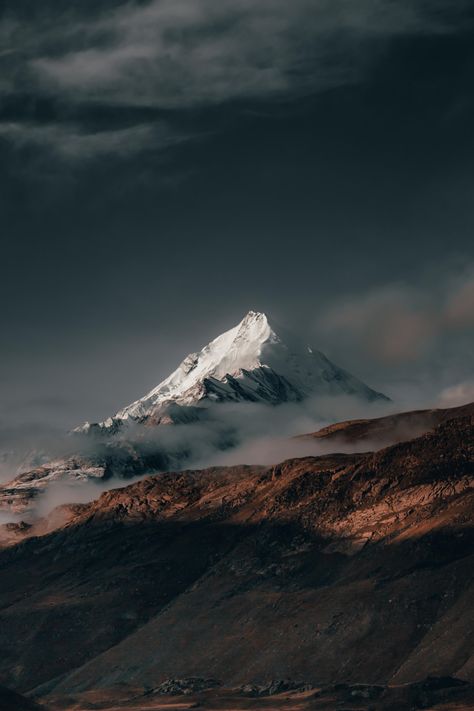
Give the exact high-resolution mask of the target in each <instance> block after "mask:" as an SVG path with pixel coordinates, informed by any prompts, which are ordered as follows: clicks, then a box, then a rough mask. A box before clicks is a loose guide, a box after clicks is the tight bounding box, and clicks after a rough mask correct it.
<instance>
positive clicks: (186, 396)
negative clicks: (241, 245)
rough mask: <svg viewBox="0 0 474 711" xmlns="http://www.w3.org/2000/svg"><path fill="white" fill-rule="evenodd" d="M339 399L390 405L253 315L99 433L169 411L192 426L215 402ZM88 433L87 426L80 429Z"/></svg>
mask: <svg viewBox="0 0 474 711" xmlns="http://www.w3.org/2000/svg"><path fill="white" fill-rule="evenodd" d="M337 394H351V395H357V396H359V397H362V398H363V399H365V400H376V399H387V398H385V396H384V395H382V394H380V393H377V392H376V391H374V390H372V389H371V388H369V387H368V386H367V385H365V384H364V383H362V382H361V381H360V380H358V379H357V378H355V377H354V376H352V375H351V374H350V373H348V372H346V371H345V370H342V369H341V368H339V367H338V366H336V365H334V364H333V363H332V362H331V361H330V360H328V358H326V356H325V355H323V353H321V352H320V351H318V350H315V349H313V348H312V347H311V346H310V345H308V344H306V343H304V342H301V341H299V340H298V339H297V338H296V337H294V336H293V335H291V334H289V333H287V332H286V330H285V331H284V330H282V329H281V328H280V327H277V326H275V324H274V323H273V322H272V321H270V319H269V318H268V317H267V316H266V314H264V313H260V312H258V311H249V312H248V313H247V314H246V315H245V316H244V318H243V319H242V321H240V323H238V324H237V325H236V326H234V327H233V328H231V329H229V330H228V331H226V332H225V333H222V334H221V335H220V336H217V338H215V339H214V340H213V341H211V342H210V343H209V344H208V345H207V346H205V347H204V348H203V349H202V350H200V351H199V352H197V353H190V354H189V355H188V356H186V358H185V359H184V360H183V361H182V363H181V364H180V365H179V366H178V368H177V369H176V370H175V371H174V372H173V373H171V375H170V376H169V377H168V378H166V379H165V380H163V381H162V382H161V383H160V384H159V385H157V386H156V387H155V388H153V389H152V390H151V391H150V392H149V393H147V394H146V395H145V396H144V397H142V398H140V399H138V400H136V401H135V402H133V403H131V404H130V405H128V406H127V407H124V408H123V409H122V410H120V411H119V412H117V414H116V415H115V416H114V417H112V418H108V420H106V421H105V422H103V423H101V425H100V427H101V428H106V429H111V430H113V429H115V428H116V427H117V426H120V425H121V424H123V423H124V422H126V421H143V420H148V419H154V420H155V421H157V422H160V421H163V413H164V412H165V410H166V412H167V413H168V414H169V412H172V413H173V414H172V416H171V420H172V421H188V417H189V415H190V412H191V410H192V409H193V408H196V407H200V408H202V407H205V406H206V405H210V404H211V403H213V402H229V401H234V402H239V401H246V402H263V403H267V404H279V403H282V402H288V401H301V400H304V399H305V398H307V397H309V396H313V395H316V396H317V395H337ZM89 428H90V425H88V424H86V426H85V427H83V428H81V429H82V430H84V429H86V430H87V429H89Z"/></svg>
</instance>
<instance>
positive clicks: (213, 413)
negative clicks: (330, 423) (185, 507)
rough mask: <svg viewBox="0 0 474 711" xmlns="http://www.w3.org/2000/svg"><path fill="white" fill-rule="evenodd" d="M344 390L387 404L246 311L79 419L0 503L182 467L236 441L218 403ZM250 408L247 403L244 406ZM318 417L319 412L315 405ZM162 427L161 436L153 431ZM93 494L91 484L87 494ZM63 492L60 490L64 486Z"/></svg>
mask: <svg viewBox="0 0 474 711" xmlns="http://www.w3.org/2000/svg"><path fill="white" fill-rule="evenodd" d="M338 395H350V396H353V397H355V398H357V399H359V400H360V401H362V402H365V403H373V402H384V401H385V402H387V401H389V398H387V397H386V396H385V395H383V394H382V393H379V392H377V391H375V390H372V388H370V387H369V386H368V385H365V383H363V382H362V381H361V380H359V379H358V378H356V377H355V376H353V375H351V374H350V373H348V372H347V371H346V370H343V369H342V368H339V367H338V366H337V365H334V363H332V362H331V361H330V360H329V359H328V358H326V356H325V355H324V354H323V353H321V352H320V351H318V350H316V349H315V348H313V347H312V346H310V345H308V344H306V343H305V342H304V341H301V340H299V339H298V338H297V337H296V336H294V335H293V334H291V333H289V332H288V331H287V330H286V329H283V328H280V327H277V326H275V324H273V323H272V322H271V321H270V320H269V319H268V317H267V316H266V315H265V314H263V313H257V312H255V311H249V313H248V314H247V315H246V316H245V317H244V318H243V319H242V321H241V322H240V323H239V324H238V325H237V326H235V327H234V328H231V329H230V330H229V331H226V332H225V333H223V334H222V335H220V336H218V337H217V338H215V339H214V340H213V341H211V343H209V344H208V345H207V346H205V347H204V348H203V349H202V350H201V351H199V352H198V353H191V354H190V355H188V356H187V357H186V358H185V359H184V360H183V362H182V363H181V364H180V365H179V367H178V368H177V369H176V370H175V371H174V372H173V373H172V374H171V375H170V376H169V377H168V378H166V380H164V381H163V382H162V383H160V384H159V385H158V386H157V387H155V388H153V390H151V391H150V392H149V393H148V394H147V395H145V396H144V397H142V398H140V399H139V400H136V401H135V402H133V403H131V404H130V405H128V406H127V407H124V408H123V409H122V410H120V411H119V412H117V413H116V414H115V415H114V416H113V417H109V418H108V419H106V420H105V421H104V422H99V423H92V424H91V423H89V422H87V423H85V424H84V425H82V426H80V427H78V428H76V429H75V430H74V431H73V433H72V434H73V435H74V436H73V437H71V447H70V452H69V454H68V455H67V456H61V457H60V458H55V459H54V460H52V461H49V462H48V461H46V462H45V461H43V460H42V461H40V462H38V464H37V465H36V466H34V467H33V466H32V467H31V468H29V469H28V471H22V472H21V473H19V474H18V475H17V476H15V477H14V478H13V473H12V480H11V481H10V482H9V483H8V484H6V485H4V486H2V487H0V510H1V509H3V510H7V511H9V512H14V513H19V512H23V511H25V510H28V509H30V508H32V507H33V508H34V507H35V505H36V504H35V501H34V500H35V499H36V498H37V496H38V494H40V493H42V492H44V491H45V490H46V489H49V488H50V487H51V486H52V485H54V486H56V485H57V484H58V483H61V484H66V485H70V484H72V485H78V484H81V483H83V482H104V481H108V480H111V479H113V478H116V477H119V478H125V479H129V478H133V477H136V476H140V475H142V474H144V473H150V472H153V471H160V470H161V471H163V470H169V469H180V468H182V466H183V465H184V463H185V462H189V461H196V460H197V459H198V460H199V459H200V458H201V459H202V454H201V452H202V450H203V448H205V456H208V455H209V452H216V451H218V450H225V449H229V448H231V447H232V446H235V445H237V444H241V433H240V431H239V425H238V424H236V423H235V421H234V420H233V419H232V416H233V414H234V413H231V416H229V417H228V418H227V419H226V417H224V413H223V411H222V409H220V410H219V406H220V405H222V404H224V403H233V404H234V405H238V404H239V403H242V404H243V403H246V404H252V403H257V404H260V405H267V406H269V407H270V406H276V405H282V404H284V403H289V402H291V403H300V402H304V401H305V400H307V399H308V398H314V399H316V400H317V398H318V397H321V398H327V397H331V396H338ZM247 415H248V411H247ZM321 416H324V414H323V413H321ZM197 422H200V423H201V424H204V425H206V429H205V430H204V429H202V430H201V431H200V432H199V433H198V434H199V436H197V430H193V432H194V434H192V433H190V432H189V428H182V429H181V430H179V432H178V431H177V430H176V432H175V433H174V434H173V436H172V437H168V436H167V435H169V434H170V432H169V430H168V431H165V430H160V431H158V429H157V428H158V427H159V426H161V425H170V424H172V425H189V424H194V423H197ZM159 432H161V433H162V434H164V435H165V436H163V437H160V436H157V435H158V434H159ZM93 493H94V492H93ZM65 495H67V494H65Z"/></svg>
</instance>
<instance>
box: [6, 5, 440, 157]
mask: <svg viewBox="0 0 474 711" xmlns="http://www.w3.org/2000/svg"><path fill="white" fill-rule="evenodd" d="M48 7H49V10H48ZM438 10H439V8H438V7H437V3H436V2H435V3H431V4H430V10H429V11H428V10H427V8H426V3H423V2H421V0H419V1H418V2H417V1H416V0H415V2H408V0H406V1H405V0H403V1H401V2H396V3H394V2H391V1H390V0H359V2H357V3H354V2H352V1H351V0H294V2H291V3H288V2H284V1H283V0H261V1H260V2H258V3H255V2H250V0H234V1H233V2H230V0H220V2H216V1H215V0H149V1H148V2H141V3H138V2H124V3H122V4H119V5H116V4H115V5H114V7H113V8H110V7H109V6H108V4H107V3H105V4H104V2H98V3H97V9H96V11H95V12H94V13H92V12H90V11H89V12H90V14H89V15H88V14H86V13H85V12H83V11H82V12H81V9H80V8H77V9H74V8H73V9H71V7H68V8H66V9H63V10H62V12H60V13H57V12H53V9H52V6H51V4H49V5H48V3H46V4H45V5H44V6H42V11H41V12H38V13H36V14H35V19H34V21H33V22H32V23H30V24H29V25H26V24H25V23H24V22H21V21H20V18H19V17H18V16H15V13H14V12H13V13H11V14H10V16H9V17H8V18H7V19H5V20H4V21H3V22H2V23H1V24H0V35H1V38H2V45H3V46H4V47H5V50H4V52H3V54H2V56H1V57H0V61H1V62H2V65H3V67H4V69H5V71H4V72H3V74H2V76H3V78H2V80H1V83H0V92H2V93H3V94H6V95H9V96H11V95H17V94H18V93H20V94H21V93H23V94H25V93H26V94H28V95H30V96H32V97H49V98H50V99H51V98H52V99H53V100H55V101H58V102H60V103H61V110H62V111H63V112H64V111H65V110H66V113H67V114H68V119H67V121H66V125H61V127H60V128H58V127H57V126H56V122H55V121H52V124H53V125H52V126H51V125H46V126H45V125H35V123H34V121H33V120H32V119H31V117H29V119H28V117H26V118H24V119H23V120H21V119H19V120H21V123H22V126H21V128H20V127H19V126H18V124H13V125H9V124H6V125H5V124H4V125H3V131H2V132H3V135H4V136H9V137H11V138H12V140H13V141H14V142H15V143H16V145H21V143H22V142H26V141H29V142H30V143H33V144H37V145H43V146H44V147H45V148H46V149H48V150H49V149H53V150H55V151H56V152H57V153H58V154H60V155H61V156H63V157H64V158H68V159H77V158H82V157H91V156H93V155H99V156H100V155H103V154H104V153H112V152H115V153H117V154H118V155H126V154H127V153H130V152H132V151H133V150H135V151H139V150H142V149H143V147H144V145H145V144H147V143H148V144H152V145H157V146H160V145H167V141H166V139H165V140H164V141H163V140H162V139H163V134H162V133H161V132H160V131H157V130H156V128H155V126H154V122H153V120H151V119H150V120H149V121H150V125H144V124H143V119H142V120H141V122H139V123H140V125H137V126H136V127H135V128H134V129H133V130H132V129H131V128H129V127H128V128H126V127H124V128H117V127H116V126H111V127H110V128H107V127H105V128H102V131H101V135H99V134H98V132H95V131H91V129H90V127H89V129H88V130H85V129H84V128H82V129H79V128H77V129H74V127H72V128H71V126H70V122H71V119H70V115H71V114H72V115H74V112H75V111H77V109H78V107H82V108H83V107H84V106H89V105H91V104H94V105H97V104H101V105H107V106H116V107H135V108H137V107H139V108H143V109H154V110H159V111H161V110H168V111H169V110H174V111H176V110H183V109H189V108H196V107H199V108H206V107H210V106H216V105H220V104H222V103H225V102H229V101H235V100H248V99H251V100H269V99H275V98H285V99H288V98H289V97H293V96H295V95H301V94H304V93H315V92H318V91H321V90H324V89H326V88H328V87H334V86H340V85H344V84H348V83H353V82H357V81H359V80H360V79H361V78H362V77H363V76H364V74H365V73H366V72H367V69H368V67H369V66H370V65H371V63H372V62H373V61H374V58H376V57H377V53H378V52H379V51H380V46H381V42H382V41H383V40H384V39H389V38H392V37H394V36H396V35H400V34H407V33H426V32H446V31H449V30H450V29H451V25H450V22H448V20H447V18H446V13H443V12H438ZM59 120H60V121H61V119H59ZM126 131H127V132H128V134H127V133H124V132H126ZM105 133H110V135H109V136H105V135H104V134H105ZM126 138H130V139H131V140H130V141H128V140H124V139H126Z"/></svg>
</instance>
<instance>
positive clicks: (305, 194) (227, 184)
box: [0, 0, 474, 427]
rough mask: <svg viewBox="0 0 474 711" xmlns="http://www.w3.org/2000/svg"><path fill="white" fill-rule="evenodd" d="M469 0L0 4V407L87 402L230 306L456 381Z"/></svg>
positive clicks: (473, 109) (473, 45) (111, 396)
mask: <svg viewBox="0 0 474 711" xmlns="http://www.w3.org/2000/svg"><path fill="white" fill-rule="evenodd" d="M470 6H471V7H472V3H470V2H461V1H460V0H451V1H450V2H447V0H444V2H438V1H437V0H431V1H430V0H426V1H424V2H423V1H421V0H410V1H408V0H398V1H396V0H358V1H357V2H350V1H349V0H311V2H309V1H307V0H294V1H293V2H291V3H289V2H288V1H287V0H286V1H285V2H283V0H261V2H255V1H252V2H250V0H234V1H233V2H228V1H227V0H142V1H135V2H133V1H130V0H128V1H127V2H120V1H119V0H100V1H99V0H94V1H92V0H89V1H88V0H81V2H80V3H64V2H63V1H62V0H42V2H41V3H39V2H37V1H36V0H11V2H5V1H4V2H1V3H0V8H1V15H0V44H1V47H0V62H1V73H0V175H1V184H0V225H1V234H2V260H1V265H2V269H1V272H2V278H1V280H0V289H1V291H2V294H1V297H2V301H1V303H2V309H1V319H2V323H1V333H2V362H1V372H0V386H1V388H2V400H1V401H2V406H1V410H0V418H1V419H3V421H5V420H6V419H8V420H9V421H11V419H12V418H13V419H14V420H15V421H18V422H26V421H30V420H35V419H40V420H41V419H42V420H43V421H48V422H50V421H51V422H54V423H55V424H60V425H62V424H64V426H66V427H69V426H71V425H72V424H75V423H76V422H80V421H82V420H83V419H85V418H87V419H98V418H102V417H104V416H107V415H108V414H110V413H111V412H113V411H115V410H116V409H118V407H120V406H122V405H124V404H125V403H127V402H128V401H130V400H132V399H135V398H136V397H138V396H140V395H142V394H143V393H144V392H145V391H146V390H147V389H149V388H150V387H152V386H153V385H155V384H156V383H157V382H158V381H159V380H160V379H161V378H162V377H164V376H166V375H167V374H168V372H169V370H170V369H171V368H173V367H175V366H176V365H177V364H178V362H179V361H180V360H181V358H182V357H183V356H184V355H185V354H186V353H187V352H189V351H191V350H197V349H198V348H199V347H201V346H202V345H204V343H206V342H207V341H208V340H209V339H210V338H211V337H213V336H215V335H217V334H218V333H219V332H221V331H222V330H224V329H225V328H228V327H231V326H232V325H234V323H235V322H237V321H238V320H239V319H240V318H242V316H243V315H244V313H245V312H246V311H248V310H249V309H251V308H252V309H259V310H266V311H268V312H270V313H271V314H273V315H274V316H275V317H276V318H277V319H279V320H281V321H286V322H287V323H288V322H289V323H291V324H293V326H294V328H296V329H299V330H304V331H305V332H306V333H307V334H308V338H310V339H311V340H312V341H313V342H315V343H316V344H317V346H318V347H319V348H321V350H323V351H326V352H327V353H328V354H329V355H330V356H333V357H334V358H335V359H337V360H338V362H339V363H341V364H342V365H344V366H345V367H347V368H349V369H351V370H353V371H355V373H356V374H358V375H360V376H361V377H363V378H365V379H367V380H368V381H369V383H370V384H372V385H375V386H377V387H379V388H384V387H385V388H388V389H389V390H390V394H391V395H392V396H393V395H395V394H396V388H397V387H398V385H397V383H403V386H402V385H400V388H402V387H408V386H414V387H415V388H416V392H417V393H418V390H419V391H420V392H426V393H430V397H434V393H436V392H438V391H440V390H443V389H445V388H447V387H448V386H449V387H456V388H458V389H459V388H461V390H460V391H459V392H461V393H464V392H471V391H470V390H469V388H471V387H472V382H473V375H472V355H473V350H472V342H473V341H472V327H473V314H474V271H473V268H472V265H473V264H474V260H473V257H474V254H473V252H474V240H473V234H474V162H473V160H474V131H473V126H474V87H473V80H474V10H473V9H470ZM463 388H464V390H463ZM473 392H474V390H473ZM462 396H463V395H462V394H461V398H462Z"/></svg>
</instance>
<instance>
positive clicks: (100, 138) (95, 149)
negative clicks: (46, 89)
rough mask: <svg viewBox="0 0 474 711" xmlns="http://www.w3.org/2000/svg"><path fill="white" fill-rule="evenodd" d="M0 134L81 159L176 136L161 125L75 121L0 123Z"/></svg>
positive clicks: (168, 140)
mask: <svg viewBox="0 0 474 711" xmlns="http://www.w3.org/2000/svg"><path fill="white" fill-rule="evenodd" d="M0 138H4V139H6V140H8V141H10V142H11V143H13V144H14V145H15V146H17V147H19V148H23V147H25V146H40V147H43V148H47V149H49V150H50V151H52V152H54V153H56V154H57V155H58V156H59V157H61V158H65V159H70V160H74V161H84V160H88V159H90V158H96V157H100V156H110V155H114V156H117V157H122V158H123V157H126V156H128V155H131V154H133V153H136V152H137V151H140V150H142V149H144V148H145V147H147V146H150V145H156V144H157V143H158V144H159V145H160V146H161V147H164V146H165V145H171V144H172V143H174V142H176V140H177V138H176V137H174V136H173V134H172V132H171V131H169V130H168V129H167V128H166V127H164V126H157V125H137V126H131V127H128V128H121V129H115V130H102V131H87V130H86V129H84V128H82V127H81V126H79V125H77V124H62V125H61V124H53V125H37V124H34V123H21V122H16V123H14V122H4V123H0Z"/></svg>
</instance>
